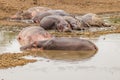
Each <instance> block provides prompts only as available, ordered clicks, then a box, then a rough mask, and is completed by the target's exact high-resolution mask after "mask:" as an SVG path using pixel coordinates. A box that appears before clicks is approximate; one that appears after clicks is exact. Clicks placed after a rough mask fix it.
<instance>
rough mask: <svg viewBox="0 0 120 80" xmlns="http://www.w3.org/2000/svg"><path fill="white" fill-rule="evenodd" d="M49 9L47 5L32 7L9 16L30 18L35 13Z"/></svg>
mask: <svg viewBox="0 0 120 80" xmlns="http://www.w3.org/2000/svg"><path fill="white" fill-rule="evenodd" d="M48 10H51V9H50V8H47V7H32V8H29V9H28V10H25V11H19V12H17V13H16V14H15V15H13V16H11V17H10V18H11V19H15V20H21V19H23V20H24V19H32V18H33V17H34V16H36V14H38V13H42V12H45V11H48Z"/></svg>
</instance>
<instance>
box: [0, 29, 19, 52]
mask: <svg viewBox="0 0 120 80" xmlns="http://www.w3.org/2000/svg"><path fill="white" fill-rule="evenodd" d="M16 35H17V34H16V33H15V32H12V31H5V30H3V31H0V54H1V53H5V52H20V50H19V47H20V45H19V43H18V42H17V40H16Z"/></svg>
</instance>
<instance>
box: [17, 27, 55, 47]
mask: <svg viewBox="0 0 120 80" xmlns="http://www.w3.org/2000/svg"><path fill="white" fill-rule="evenodd" d="M52 37H53V36H52V35H51V34H50V33H48V32H47V31H45V30H44V29H43V28H42V27H39V26H29V27H26V28H24V29H23V30H22V31H20V33H19V34H18V36H17V40H18V42H19V43H20V45H21V46H25V45H28V44H31V43H33V42H35V41H43V40H48V39H51V38H52Z"/></svg>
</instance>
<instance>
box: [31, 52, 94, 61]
mask: <svg viewBox="0 0 120 80" xmlns="http://www.w3.org/2000/svg"><path fill="white" fill-rule="evenodd" d="M30 53H34V54H33V56H39V57H44V58H47V59H53V60H65V61H77V60H82V59H86V58H90V57H91V56H93V55H94V54H95V53H96V51H60V50H44V51H30Z"/></svg>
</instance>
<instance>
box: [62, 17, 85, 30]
mask: <svg viewBox="0 0 120 80" xmlns="http://www.w3.org/2000/svg"><path fill="white" fill-rule="evenodd" d="M63 18H64V19H65V20H66V21H67V22H68V23H69V24H70V26H71V28H72V29H73V30H81V29H83V27H81V22H80V20H78V19H77V18H75V17H73V16H63Z"/></svg>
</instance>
